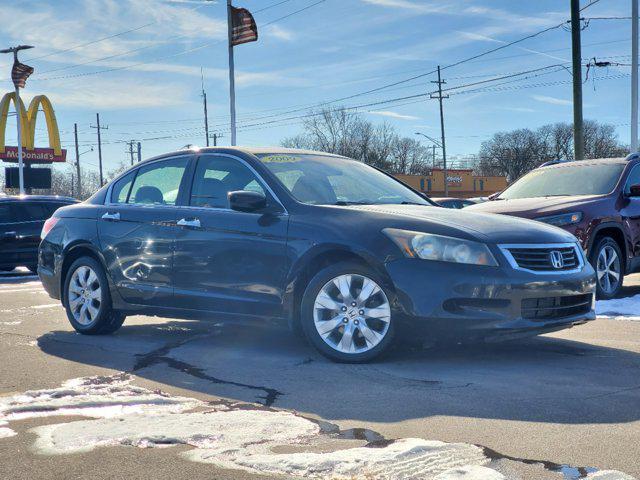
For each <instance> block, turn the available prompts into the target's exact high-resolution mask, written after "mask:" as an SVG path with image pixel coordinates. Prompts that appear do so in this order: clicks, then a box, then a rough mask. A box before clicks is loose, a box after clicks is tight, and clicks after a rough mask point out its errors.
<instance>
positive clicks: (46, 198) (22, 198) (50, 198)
mask: <svg viewBox="0 0 640 480" xmlns="http://www.w3.org/2000/svg"><path fill="white" fill-rule="evenodd" d="M32 201H37V202H66V203H77V202H78V200H76V199H75V198H71V197H63V196H61V195H0V202H32Z"/></svg>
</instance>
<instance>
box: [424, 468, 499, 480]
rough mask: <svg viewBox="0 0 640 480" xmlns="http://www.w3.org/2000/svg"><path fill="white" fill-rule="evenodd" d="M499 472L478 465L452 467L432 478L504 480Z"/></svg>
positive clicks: (436, 479) (448, 479) (443, 479)
mask: <svg viewBox="0 0 640 480" xmlns="http://www.w3.org/2000/svg"><path fill="white" fill-rule="evenodd" d="M504 479H505V477H504V475H502V474H501V473H500V472H496V471H495V470H491V469H490V468H487V467H481V466H479V465H474V466H466V467H460V468H452V469H450V470H447V471H446V472H443V473H441V474H440V475H437V476H436V477H434V480H504Z"/></svg>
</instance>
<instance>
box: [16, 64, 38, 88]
mask: <svg viewBox="0 0 640 480" xmlns="http://www.w3.org/2000/svg"><path fill="white" fill-rule="evenodd" d="M32 73H33V67H30V66H29V65H25V64H24V63H20V62H19V61H18V60H15V61H14V62H13V68H12V69H11V80H13V84H14V85H15V86H16V88H18V87H20V88H24V86H25V84H26V83H27V78H29V75H31V74H32Z"/></svg>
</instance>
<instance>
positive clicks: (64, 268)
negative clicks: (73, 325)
mask: <svg viewBox="0 0 640 480" xmlns="http://www.w3.org/2000/svg"><path fill="white" fill-rule="evenodd" d="M81 257H90V258H93V259H94V260H96V261H97V262H98V263H100V265H102V268H104V271H105V275H106V277H107V281H108V282H109V290H110V292H111V294H112V296H113V284H112V282H111V277H110V276H109V271H108V270H107V267H106V262H105V260H104V257H103V256H102V253H101V252H100V250H98V249H97V248H96V247H95V245H93V244H92V243H89V242H86V241H78V242H74V243H71V244H69V245H67V246H66V247H65V249H64V251H63V255H62V264H61V265H60V297H61V302H62V305H64V306H65V307H66V297H67V296H66V294H65V282H66V278H67V273H68V272H69V268H70V267H71V265H72V264H73V262H75V261H76V260H77V259H78V258H81Z"/></svg>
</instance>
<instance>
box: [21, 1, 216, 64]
mask: <svg viewBox="0 0 640 480" xmlns="http://www.w3.org/2000/svg"><path fill="white" fill-rule="evenodd" d="M206 5H213V4H212V3H209V2H208V0H205V3H203V4H202V5H198V6H197V7H194V8H191V9H189V10H191V11H195V10H198V9H200V8H202V7H204V6H206ZM158 22H159V20H156V21H154V22H149V23H145V24H144V25H140V26H138V27H134V28H130V29H128V30H124V31H122V32H118V33H114V34H111V35H107V36H106V37H102V38H98V39H96V40H91V41H90V42H85V43H80V44H78V45H74V46H73V47H69V48H65V49H63V50H57V51H55V52H51V53H47V54H46V55H40V56H39V57H32V58H28V59H27V60H26V61H28V62H32V61H34V60H40V59H41V58H48V57H52V56H54V55H59V54H61V53H66V52H71V51H72V50H77V49H78V48H83V47H87V46H89V45H94V44H96V43H99V42H103V41H105V40H110V39H112V38H115V37H120V36H122V35H126V34H127V33H132V32H136V31H138V30H142V29H143V28H147V27H150V26H151V25H155V24H157V23H158Z"/></svg>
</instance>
